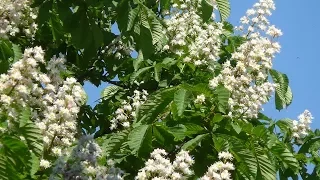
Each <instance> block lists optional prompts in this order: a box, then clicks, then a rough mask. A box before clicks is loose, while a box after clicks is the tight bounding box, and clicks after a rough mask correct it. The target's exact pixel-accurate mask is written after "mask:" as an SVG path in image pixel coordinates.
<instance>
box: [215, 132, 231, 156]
mask: <svg viewBox="0 0 320 180" xmlns="http://www.w3.org/2000/svg"><path fill="white" fill-rule="evenodd" d="M212 140H213V144H214V148H215V149H216V150H217V151H218V152H222V151H226V150H227V149H229V143H228V141H226V139H224V138H221V137H218V136H214V135H213V136H212Z"/></svg>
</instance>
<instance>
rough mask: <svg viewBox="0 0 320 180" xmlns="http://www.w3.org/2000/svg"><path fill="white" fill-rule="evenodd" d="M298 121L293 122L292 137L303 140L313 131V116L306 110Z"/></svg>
mask: <svg viewBox="0 0 320 180" xmlns="http://www.w3.org/2000/svg"><path fill="white" fill-rule="evenodd" d="M298 119H299V121H296V120H293V121H292V125H293V127H292V131H293V134H292V136H293V137H295V138H297V139H301V138H303V137H305V136H306V135H308V131H310V130H311V128H310V124H311V122H312V119H313V116H312V114H311V113H310V112H309V111H308V110H305V111H304V112H303V113H302V114H300V115H299V116H298Z"/></svg>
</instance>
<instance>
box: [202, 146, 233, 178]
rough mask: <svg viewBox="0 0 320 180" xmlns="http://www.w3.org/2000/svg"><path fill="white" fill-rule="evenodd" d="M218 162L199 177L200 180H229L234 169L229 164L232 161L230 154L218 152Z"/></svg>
mask: <svg viewBox="0 0 320 180" xmlns="http://www.w3.org/2000/svg"><path fill="white" fill-rule="evenodd" d="M218 155H219V159H220V161H218V162H216V163H214V164H213V165H211V166H210V167H209V168H208V171H207V173H206V174H205V175H204V176H203V177H201V180H231V179H232V178H231V173H230V172H229V171H232V170H234V169H235V167H234V165H233V164H232V163H231V162H228V160H229V161H231V160H232V159H233V156H232V154H230V153H229V152H220V153H219V154H218Z"/></svg>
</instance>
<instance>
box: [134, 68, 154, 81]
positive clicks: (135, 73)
mask: <svg viewBox="0 0 320 180" xmlns="http://www.w3.org/2000/svg"><path fill="white" fill-rule="evenodd" d="M151 68H153V66H149V67H144V68H141V69H139V70H138V71H136V72H134V73H133V74H132V75H131V77H130V81H131V83H133V82H134V81H135V80H136V79H137V78H138V77H139V76H141V75H143V74H144V73H146V72H148V71H149V69H151Z"/></svg>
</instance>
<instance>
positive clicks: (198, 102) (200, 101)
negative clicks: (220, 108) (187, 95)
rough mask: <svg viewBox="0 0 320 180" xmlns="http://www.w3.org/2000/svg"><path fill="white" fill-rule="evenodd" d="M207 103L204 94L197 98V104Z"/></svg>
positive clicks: (195, 101)
mask: <svg viewBox="0 0 320 180" xmlns="http://www.w3.org/2000/svg"><path fill="white" fill-rule="evenodd" d="M205 101H206V97H205V96H204V94H200V95H197V98H196V99H195V100H194V103H196V104H203V103H204V102H205Z"/></svg>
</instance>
